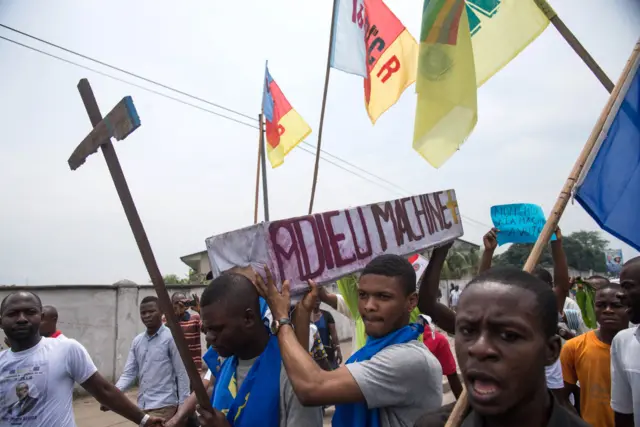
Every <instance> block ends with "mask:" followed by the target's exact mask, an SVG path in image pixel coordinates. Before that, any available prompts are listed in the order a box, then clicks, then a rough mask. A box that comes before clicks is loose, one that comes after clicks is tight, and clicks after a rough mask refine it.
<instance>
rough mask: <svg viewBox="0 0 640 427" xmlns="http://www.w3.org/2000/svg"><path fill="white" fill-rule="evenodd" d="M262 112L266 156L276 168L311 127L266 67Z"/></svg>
mask: <svg viewBox="0 0 640 427" xmlns="http://www.w3.org/2000/svg"><path fill="white" fill-rule="evenodd" d="M262 114H263V116H264V119H265V122H266V134H267V157H268V158H269V162H271V167H273V168H276V167H278V166H280V165H281V164H282V163H283V162H284V156H286V155H287V154H288V153H289V151H291V150H293V148H294V147H295V146H296V145H298V144H299V143H301V142H302V140H304V139H305V138H306V137H307V136H309V134H310V133H311V128H310V127H309V125H308V124H307V122H305V121H304V120H303V119H302V117H301V116H300V114H298V112H297V111H296V110H294V109H293V108H292V107H291V104H289V101H287V98H285V96H284V94H283V93H282V91H281V90H280V87H278V85H277V83H276V82H275V81H274V80H273V78H272V77H271V74H269V68H268V67H265V72H264V93H263V100H262Z"/></svg>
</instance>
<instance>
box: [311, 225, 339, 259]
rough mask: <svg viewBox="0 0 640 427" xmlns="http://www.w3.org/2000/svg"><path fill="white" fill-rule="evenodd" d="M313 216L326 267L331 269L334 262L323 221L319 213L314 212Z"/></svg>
mask: <svg viewBox="0 0 640 427" xmlns="http://www.w3.org/2000/svg"><path fill="white" fill-rule="evenodd" d="M314 218H315V219H316V223H317V224H318V229H319V230H320V240H321V242H322V250H323V252H324V259H325V261H326V263H327V268H328V269H329V270H331V269H332V268H333V267H334V266H335V264H334V263H333V256H331V246H330V245H329V239H327V230H326V229H325V227H324V221H322V215H321V214H315V215H314Z"/></svg>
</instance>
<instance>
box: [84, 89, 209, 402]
mask: <svg viewBox="0 0 640 427" xmlns="http://www.w3.org/2000/svg"><path fill="white" fill-rule="evenodd" d="M78 91H79V92H80V97H81V98H82V102H83V103H84V106H85V109H86V110H87V114H88V115H89V120H90V121H91V124H92V126H93V127H94V128H95V127H96V126H98V124H99V123H101V122H102V114H101V113H100V108H99V107H98V102H97V101H96V98H95V96H94V94H93V90H92V89H91V85H89V81H88V80H87V79H82V80H80V82H79V83H78ZM100 148H101V150H102V154H103V155H104V159H105V161H106V162H107V167H108V168H109V173H110V174H111V178H112V179H113V183H114V185H115V187H116V191H117V193H118V197H119V198H120V202H121V203H122V208H123V209H124V212H125V215H126V216H127V220H128V221H129V225H130V226H131V231H132V232H133V236H134V238H135V240H136V243H137V244H138V249H139V251H140V255H142V260H143V261H144V265H145V267H146V268H147V272H148V273H149V276H150V277H151V281H152V283H153V287H154V288H155V291H156V293H157V294H158V303H159V305H160V309H161V310H162V312H163V313H164V315H165V318H166V319H167V326H168V327H169V329H170V330H171V334H172V335H173V339H174V340H175V342H176V347H177V348H178V352H179V353H180V358H181V359H182V363H184V366H185V368H186V370H187V375H188V376H189V381H191V386H192V387H193V390H194V392H195V394H196V397H197V399H198V403H199V404H200V406H202V407H203V408H205V409H208V410H211V403H210V401H209V396H208V395H207V391H206V390H205V388H204V384H202V379H201V378H200V375H199V374H198V370H197V368H196V365H195V363H194V362H193V359H192V358H191V352H190V351H189V347H188V346H187V341H186V340H185V338H184V334H183V333H182V328H181V327H180V325H179V324H178V320H177V319H176V316H175V314H174V313H173V304H172V303H171V299H170V298H169V294H168V293H167V288H166V286H165V284H164V280H163V279H162V274H160V269H159V268H158V263H157V262H156V259H155V256H154V255H153V250H152V249H151V244H150V243H149V239H148V237H147V233H146V232H145V230H144V226H143V225H142V220H141V219H140V215H139V214H138V210H137V209H136V205H135V203H134V201H133V197H132V196H131V191H129V186H128V185H127V180H126V179H125V177H124V172H123V171H122V167H121V166H120V161H119V160H118V155H117V154H116V151H115V149H114V147H113V144H112V143H111V141H110V140H107V141H105V142H104V143H103V144H101V145H100Z"/></svg>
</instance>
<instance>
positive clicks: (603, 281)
mask: <svg viewBox="0 0 640 427" xmlns="http://www.w3.org/2000/svg"><path fill="white" fill-rule="evenodd" d="M585 280H586V281H587V282H595V283H596V284H598V286H596V287H597V288H598V289H600V288H602V287H606V286H607V285H609V284H610V283H611V281H610V280H609V279H607V278H606V277H604V276H600V275H597V274H595V275H593V276H589V277H587V278H586V279H585Z"/></svg>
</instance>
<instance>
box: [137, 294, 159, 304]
mask: <svg viewBox="0 0 640 427" xmlns="http://www.w3.org/2000/svg"><path fill="white" fill-rule="evenodd" d="M148 302H155V303H156V304H157V303H158V297H157V296H155V295H149V296H147V297H144V298H142V301H140V305H142V304H146V303H148Z"/></svg>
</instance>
